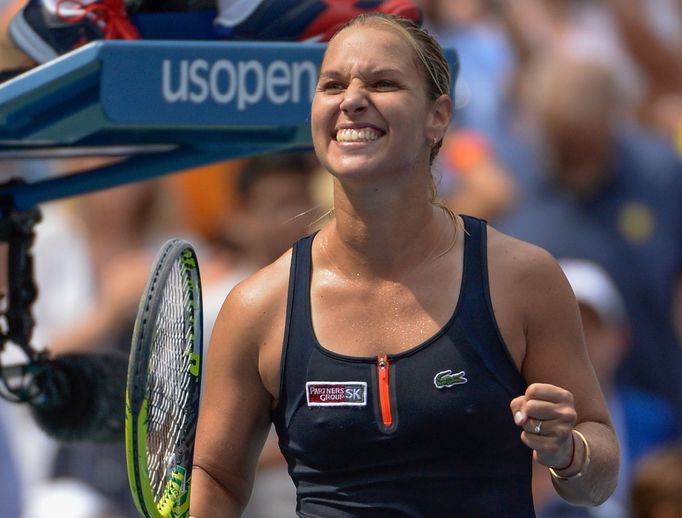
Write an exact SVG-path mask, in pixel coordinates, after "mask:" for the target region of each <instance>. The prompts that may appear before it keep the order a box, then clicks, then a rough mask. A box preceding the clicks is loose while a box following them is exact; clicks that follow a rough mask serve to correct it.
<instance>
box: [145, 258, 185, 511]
mask: <svg viewBox="0 0 682 518" xmlns="http://www.w3.org/2000/svg"><path fill="white" fill-rule="evenodd" d="M190 283H191V279H190V278H189V276H188V275H187V273H186V268H184V267H183V265H182V261H181V260H180V259H178V260H177V261H176V262H175V264H174V265H173V268H172V270H171V272H170V277H169V279H168V282H167V283H166V285H165V287H164V293H163V295H162V297H161V307H160V310H159V313H158V317H157V320H156V322H155V329H154V334H153V338H152V339H153V341H154V343H153V347H152V357H151V361H150V367H149V376H150V378H149V380H148V396H147V400H148V420H149V421H148V425H147V430H148V439H147V452H148V453H147V454H148V459H147V462H148V474H149V479H150V483H151V489H152V492H153V494H154V498H155V500H156V501H159V499H160V498H161V496H162V493H163V490H164V487H165V485H166V480H167V477H168V475H169V472H170V471H171V470H173V469H175V468H176V465H183V464H187V463H188V462H189V459H184V458H183V457H184V455H183V453H184V449H185V447H184V445H183V444H182V437H184V436H185V431H186V429H187V426H188V423H190V424H191V423H192V422H193V415H192V412H193V409H192V405H190V401H189V397H188V394H189V393H190V390H189V385H190V383H191V382H192V376H191V374H190V364H191V354H190V353H191V351H192V346H193V340H194V337H193V333H194V325H193V322H192V321H191V320H190V319H189V318H188V315H189V314H192V309H193V306H192V304H193V303H195V302H196V301H193V299H192V297H193V293H192V288H191V285H190ZM169 452H171V453H170V455H169Z"/></svg>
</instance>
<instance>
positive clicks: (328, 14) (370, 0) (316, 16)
mask: <svg viewBox="0 0 682 518" xmlns="http://www.w3.org/2000/svg"><path fill="white" fill-rule="evenodd" d="M373 11H378V12H382V13H386V14H393V15H396V16H403V17H405V18H410V19H412V20H414V21H416V22H417V23H421V21H422V15H421V11H420V9H419V8H418V7H417V6H416V5H415V3H413V2H412V1H411V0H262V2H261V3H260V5H258V7H256V8H255V9H253V12H251V13H250V15H249V16H248V17H247V18H246V19H242V18H243V17H242V16H240V13H239V12H229V9H228V12H221V13H220V14H219V16H218V17H217V19H216V31H217V32H218V33H220V34H221V35H222V36H223V37H227V38H230V39H246V40H290V41H291V40H299V41H328V40H329V39H330V38H331V37H332V36H333V35H334V33H335V32H336V31H337V30H338V29H340V28H341V26H343V24H345V23H346V22H347V21H348V20H350V19H351V18H354V17H355V16H357V15H359V14H362V13H367V12H373Z"/></svg>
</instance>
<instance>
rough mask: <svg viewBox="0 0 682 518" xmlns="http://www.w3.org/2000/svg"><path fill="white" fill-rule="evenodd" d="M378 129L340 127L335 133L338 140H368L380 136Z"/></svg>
mask: <svg viewBox="0 0 682 518" xmlns="http://www.w3.org/2000/svg"><path fill="white" fill-rule="evenodd" d="M380 136H381V135H380V134H379V132H378V131H376V130H374V129H372V128H362V129H358V130H356V129H340V130H339V131H338V132H337V133H336V140H337V141H339V142H369V141H372V140H376V139H378V138H379V137H380Z"/></svg>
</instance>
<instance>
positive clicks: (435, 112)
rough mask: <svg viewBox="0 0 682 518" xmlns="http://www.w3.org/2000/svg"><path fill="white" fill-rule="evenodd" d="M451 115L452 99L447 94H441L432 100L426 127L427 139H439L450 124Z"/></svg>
mask: <svg viewBox="0 0 682 518" xmlns="http://www.w3.org/2000/svg"><path fill="white" fill-rule="evenodd" d="M451 116H452V99H450V96H449V95H445V94H443V95H441V96H440V97H438V99H436V100H435V101H433V104H432V105H431V112H430V116H429V120H428V124H427V127H426V136H427V138H428V139H429V140H433V139H434V138H435V139H436V140H440V139H441V138H443V136H444V135H445V132H446V131H447V129H448V126H450V118H451Z"/></svg>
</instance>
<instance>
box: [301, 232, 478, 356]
mask: <svg viewBox="0 0 682 518" xmlns="http://www.w3.org/2000/svg"><path fill="white" fill-rule="evenodd" d="M464 222H465V224H466V221H464ZM463 233H464V253H463V256H464V257H463V260H462V274H461V278H460V285H459V293H458V294H457V302H456V303H455V306H454V309H453V310H452V313H451V315H450V317H449V318H448V320H447V321H446V322H445V323H444V324H443V325H442V326H441V327H440V329H438V330H437V331H436V332H435V333H434V334H433V335H431V336H430V337H429V338H427V339H426V340H424V341H422V342H419V343H418V344H416V345H413V346H411V347H410V348H408V349H406V350H404V351H401V352H399V353H393V354H386V357H387V358H388V360H389V361H395V360H400V359H402V358H406V357H408V356H412V355H413V354H416V353H418V352H419V351H421V350H423V349H426V348H427V347H428V346H430V345H431V344H432V343H434V342H435V341H437V340H438V339H439V338H440V337H442V336H443V335H444V334H445V333H447V331H448V330H449V329H450V328H451V327H452V324H453V323H454V322H455V320H457V317H458V315H459V313H460V311H461V306H462V300H463V298H464V296H463V294H464V286H465V283H466V281H467V277H468V275H467V270H468V268H467V265H468V263H469V255H470V253H469V246H468V245H469V239H470V237H469V234H468V232H467V231H466V228H465V229H464V232H463ZM317 235H318V233H317V232H316V233H315V234H313V236H312V238H311V243H310V250H311V252H310V266H309V271H308V282H307V283H306V286H307V290H308V293H307V294H306V297H305V299H306V306H307V307H306V308H305V309H306V320H307V323H308V329H309V330H310V336H311V338H312V341H313V345H314V346H315V348H316V349H317V350H318V351H319V352H321V353H322V354H324V355H325V356H329V357H330V358H334V359H337V360H343V361H348V362H354V363H375V362H376V361H377V357H376V356H355V355H350V354H343V353H339V352H336V351H332V350H331V349H328V348H327V347H325V346H324V345H322V344H321V343H320V341H319V340H318V338H317V334H316V333H315V328H314V327H313V314H312V301H311V298H310V297H311V288H312V269H313V261H312V246H313V242H314V240H315V238H316V237H317Z"/></svg>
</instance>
